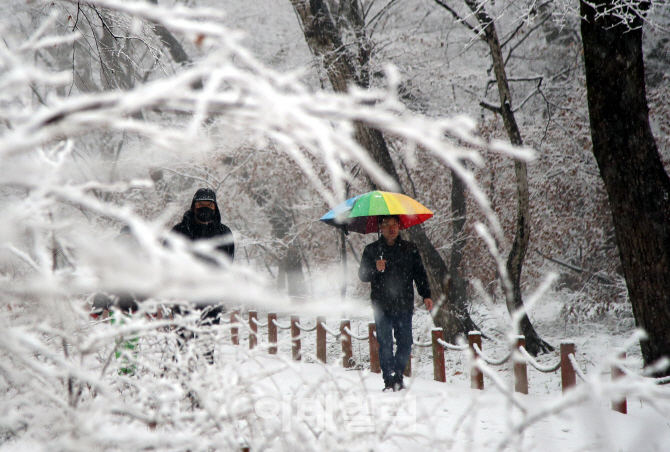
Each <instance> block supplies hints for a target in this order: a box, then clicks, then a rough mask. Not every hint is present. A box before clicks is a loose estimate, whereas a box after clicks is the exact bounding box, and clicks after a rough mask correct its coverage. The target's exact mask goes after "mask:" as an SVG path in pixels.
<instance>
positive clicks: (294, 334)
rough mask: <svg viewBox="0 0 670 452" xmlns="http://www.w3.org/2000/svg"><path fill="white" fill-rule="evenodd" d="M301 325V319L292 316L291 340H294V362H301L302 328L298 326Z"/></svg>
mask: <svg viewBox="0 0 670 452" xmlns="http://www.w3.org/2000/svg"><path fill="white" fill-rule="evenodd" d="M299 323H300V317H299V316H297V315H295V314H293V315H292V316H291V339H292V340H293V346H292V350H293V360H294V361H300V358H301V357H300V328H298V324H299Z"/></svg>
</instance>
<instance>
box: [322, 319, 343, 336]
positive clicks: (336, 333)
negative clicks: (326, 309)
mask: <svg viewBox="0 0 670 452" xmlns="http://www.w3.org/2000/svg"><path fill="white" fill-rule="evenodd" d="M321 326H322V327H323V329H324V330H326V333H328V334H330V335H331V336H333V337H338V336H339V335H340V333H338V332H336V331H333V330H331V329H330V328H328V325H326V322H321Z"/></svg>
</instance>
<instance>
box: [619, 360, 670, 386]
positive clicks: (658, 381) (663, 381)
mask: <svg viewBox="0 0 670 452" xmlns="http://www.w3.org/2000/svg"><path fill="white" fill-rule="evenodd" d="M616 366H617V367H618V368H619V369H621V372H623V373H624V374H626V376H628V377H637V378H642V379H649V380H651V381H653V382H654V384H657V385H667V384H668V383H670V376H667V377H659V378H649V377H645V376H643V375H638V374H636V373H635V372H633V371H632V370H630V369H628V368H626V367H624V366H622V365H620V364H617V365H616Z"/></svg>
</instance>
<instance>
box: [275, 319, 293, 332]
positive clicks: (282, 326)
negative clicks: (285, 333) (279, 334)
mask: <svg viewBox="0 0 670 452" xmlns="http://www.w3.org/2000/svg"><path fill="white" fill-rule="evenodd" d="M272 324H273V325H274V326H276V327H277V328H280V329H282V330H290V329H291V324H288V325H286V326H284V325H280V324H279V323H277V321H276V320H275V319H272Z"/></svg>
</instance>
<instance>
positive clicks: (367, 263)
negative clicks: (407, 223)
mask: <svg viewBox="0 0 670 452" xmlns="http://www.w3.org/2000/svg"><path fill="white" fill-rule="evenodd" d="M380 256H383V258H384V260H386V269H385V270H384V271H383V272H380V271H378V270H377V264H376V261H377V260H378V259H379V258H380ZM358 277H359V278H360V280H361V281H363V282H370V283H372V284H371V292H370V298H371V300H372V306H373V307H375V308H377V309H381V310H382V311H386V312H400V311H412V310H414V286H413V284H412V283H416V290H417V292H419V295H421V297H423V298H430V286H429V285H428V277H427V276H426V269H425V268H424V267H423V262H421V256H420V255H419V250H418V249H417V247H416V245H415V244H413V243H412V242H408V241H406V240H402V239H401V238H400V237H398V238H397V239H396V241H395V243H394V244H393V246H388V245H387V244H386V239H384V237H381V238H380V239H379V240H377V241H375V242H372V243H371V244H369V245H368V246H366V247H365V250H363V257H362V258H361V266H360V267H359V268H358Z"/></svg>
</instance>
